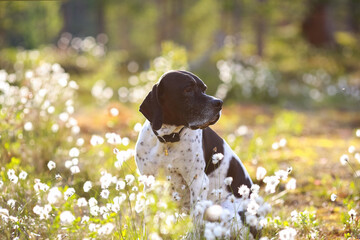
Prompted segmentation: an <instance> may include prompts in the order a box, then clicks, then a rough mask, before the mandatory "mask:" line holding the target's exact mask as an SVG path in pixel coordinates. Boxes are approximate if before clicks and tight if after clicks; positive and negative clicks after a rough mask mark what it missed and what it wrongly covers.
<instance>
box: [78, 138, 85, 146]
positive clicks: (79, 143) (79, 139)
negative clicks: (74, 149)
mask: <svg viewBox="0 0 360 240" xmlns="http://www.w3.org/2000/svg"><path fill="white" fill-rule="evenodd" d="M84 143H85V140H84V139H83V138H78V139H77V140H76V145H78V146H79V147H81V146H82V145H84Z"/></svg>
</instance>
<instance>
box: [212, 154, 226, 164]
mask: <svg viewBox="0 0 360 240" xmlns="http://www.w3.org/2000/svg"><path fill="white" fill-rule="evenodd" d="M223 158H224V155H223V154H222V153H215V154H213V155H212V163H213V164H217V163H218V162H219V161H221V160H223Z"/></svg>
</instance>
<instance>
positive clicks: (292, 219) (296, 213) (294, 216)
mask: <svg viewBox="0 0 360 240" xmlns="http://www.w3.org/2000/svg"><path fill="white" fill-rule="evenodd" d="M290 216H291V221H293V222H296V221H297V218H298V216H299V214H298V212H297V211H296V210H294V211H292V212H291V213H290Z"/></svg>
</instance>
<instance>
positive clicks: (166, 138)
mask: <svg viewBox="0 0 360 240" xmlns="http://www.w3.org/2000/svg"><path fill="white" fill-rule="evenodd" d="M184 129H185V127H183V128H182V129H180V131H179V132H174V133H171V134H168V135H163V136H160V135H159V133H158V132H156V131H155V130H154V129H153V132H154V134H155V135H156V137H157V138H158V139H159V141H160V142H162V143H168V142H170V143H174V142H179V141H180V133H181V132H182V131H183V130H184Z"/></svg>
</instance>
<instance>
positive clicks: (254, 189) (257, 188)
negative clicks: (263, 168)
mask: <svg viewBox="0 0 360 240" xmlns="http://www.w3.org/2000/svg"><path fill="white" fill-rule="evenodd" d="M250 190H251V192H252V193H259V190H260V186H259V185H257V184H253V185H252V186H251V188H250Z"/></svg>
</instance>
